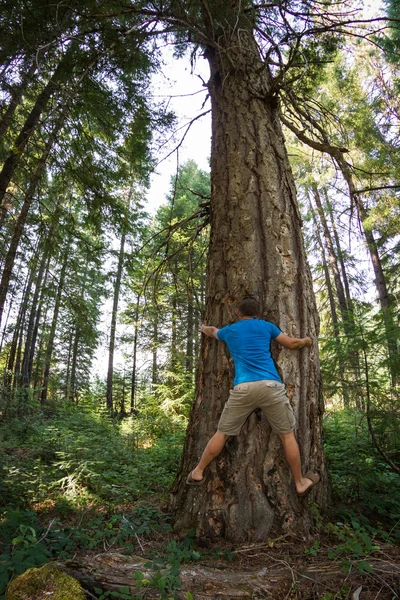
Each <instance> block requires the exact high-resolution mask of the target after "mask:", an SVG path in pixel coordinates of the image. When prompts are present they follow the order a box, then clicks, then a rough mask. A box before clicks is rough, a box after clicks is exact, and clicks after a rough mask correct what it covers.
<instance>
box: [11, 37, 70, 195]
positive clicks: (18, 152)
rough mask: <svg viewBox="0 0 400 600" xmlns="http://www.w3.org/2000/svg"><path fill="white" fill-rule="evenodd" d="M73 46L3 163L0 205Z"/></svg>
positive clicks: (59, 81)
mask: <svg viewBox="0 0 400 600" xmlns="http://www.w3.org/2000/svg"><path fill="white" fill-rule="evenodd" d="M74 46H75V44H72V45H71V46H70V48H69V50H68V51H67V53H66V54H65V56H64V58H63V59H62V60H61V61H60V63H59V65H58V67H57V68H56V70H55V71H54V73H53V75H52V76H51V78H50V79H49V81H48V82H47V84H46V86H45V88H44V89H43V90H42V92H41V93H40V94H39V96H38V97H37V100H36V102H35V104H34V106H33V108H32V110H31V112H30V113H29V115H28V117H27V118H26V121H25V123H24V126H23V127H22V129H21V131H20V133H19V135H18V137H17V139H16V140H15V142H14V144H13V147H12V149H11V151H10V154H9V155H8V157H7V158H6V160H5V161H4V165H3V169H2V171H1V172H0V203H1V202H2V201H3V198H4V195H5V193H6V191H7V187H8V185H9V183H10V181H11V178H12V176H13V174H14V172H15V169H16V168H17V166H18V165H19V162H20V160H21V158H22V154H23V152H24V149H25V147H26V145H27V143H28V141H29V139H30V138H31V137H32V135H33V133H34V132H35V129H36V126H37V124H38V122H39V119H40V116H41V114H42V113H43V111H44V110H45V108H46V106H47V103H48V101H49V99H50V98H51V97H52V95H53V94H54V92H55V91H56V90H57V89H60V88H61V83H62V79H63V76H65V68H66V63H67V61H68V60H69V55H70V54H71V52H72V48H73V47H74Z"/></svg>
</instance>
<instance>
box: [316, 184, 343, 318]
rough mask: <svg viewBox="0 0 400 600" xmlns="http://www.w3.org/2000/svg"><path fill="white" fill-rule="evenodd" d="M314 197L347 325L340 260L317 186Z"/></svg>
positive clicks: (338, 297)
mask: <svg viewBox="0 0 400 600" xmlns="http://www.w3.org/2000/svg"><path fill="white" fill-rule="evenodd" d="M312 191H313V196H314V200H315V204H316V206H317V211H318V216H319V219H320V222H321V226H322V231H323V233H324V239H325V246H326V248H327V250H328V256H329V264H330V266H331V269H332V273H333V278H334V281H335V287H336V295H337V299H338V302H339V307H340V312H341V315H342V319H343V322H344V323H345V324H346V323H347V319H348V307H347V303H346V297H345V293H344V288H343V283H342V279H341V277H340V271H339V265H338V260H337V257H336V254H335V250H334V247H333V242H332V238H331V233H330V231H329V227H328V223H327V222H326V218H325V213H324V209H323V207H322V202H321V197H320V195H319V191H318V188H317V186H316V185H313V186H312Z"/></svg>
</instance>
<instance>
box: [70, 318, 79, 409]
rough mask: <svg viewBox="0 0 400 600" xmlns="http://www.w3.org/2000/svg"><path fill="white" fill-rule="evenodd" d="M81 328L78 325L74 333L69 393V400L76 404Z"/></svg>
mask: <svg viewBox="0 0 400 600" xmlns="http://www.w3.org/2000/svg"><path fill="white" fill-rule="evenodd" d="M80 332H81V331H80V327H79V325H76V327H75V332H74V336H73V339H74V343H73V346H72V356H71V376H70V384H69V393H68V400H70V401H71V402H74V401H75V399H76V369H77V363H78V348H79V341H80Z"/></svg>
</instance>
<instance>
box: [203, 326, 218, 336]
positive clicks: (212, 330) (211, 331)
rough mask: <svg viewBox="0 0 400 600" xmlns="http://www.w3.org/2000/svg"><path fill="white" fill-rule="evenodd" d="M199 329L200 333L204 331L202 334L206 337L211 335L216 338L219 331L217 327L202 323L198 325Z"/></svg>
mask: <svg viewBox="0 0 400 600" xmlns="http://www.w3.org/2000/svg"><path fill="white" fill-rule="evenodd" d="M200 331H201V333H204V335H206V336H207V337H213V338H216V339H218V337H217V333H218V331H219V329H218V328H217V327H213V326H212V325H204V324H203V325H202V326H201V327H200Z"/></svg>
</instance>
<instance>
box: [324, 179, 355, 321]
mask: <svg viewBox="0 0 400 600" xmlns="http://www.w3.org/2000/svg"><path fill="white" fill-rule="evenodd" d="M324 194H325V206H326V207H327V209H328V214H329V218H330V222H331V228H332V231H333V237H334V240H335V246H336V255H337V257H338V260H339V264H340V270H341V273H342V281H343V286H344V290H345V294H346V304H347V307H348V309H349V310H351V312H352V313H353V301H352V298H351V294H350V285H349V278H348V277H347V270H346V265H345V263H344V257H343V251H342V246H341V243H340V239H339V234H338V232H337V227H336V222H335V219H334V216H333V211H332V205H331V203H330V201H329V198H328V194H327V191H326V189H325V188H324Z"/></svg>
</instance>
